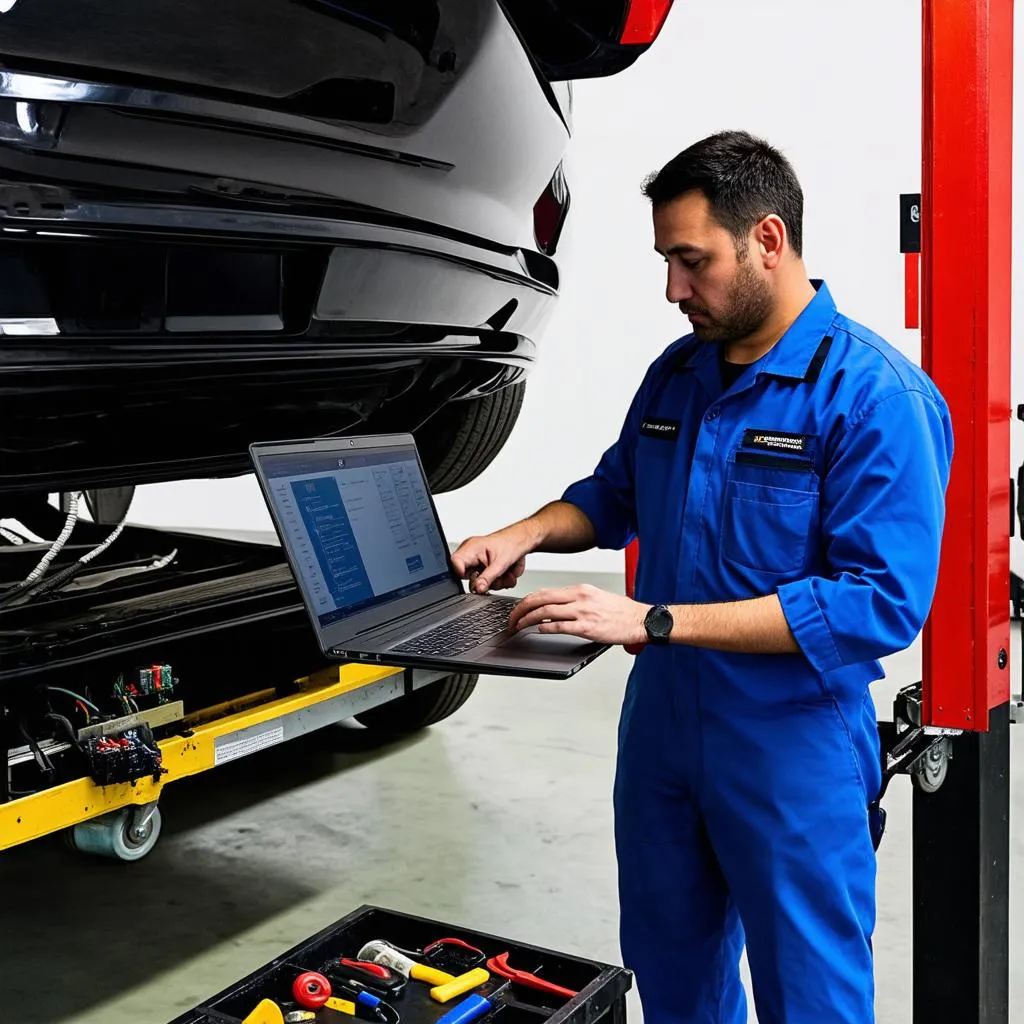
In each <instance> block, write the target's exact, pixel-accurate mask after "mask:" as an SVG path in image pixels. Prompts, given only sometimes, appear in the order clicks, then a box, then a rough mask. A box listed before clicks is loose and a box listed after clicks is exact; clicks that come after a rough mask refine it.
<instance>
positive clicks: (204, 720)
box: [0, 664, 445, 861]
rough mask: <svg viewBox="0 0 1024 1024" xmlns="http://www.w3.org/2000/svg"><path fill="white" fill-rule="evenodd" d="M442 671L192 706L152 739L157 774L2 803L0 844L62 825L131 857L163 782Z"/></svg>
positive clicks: (146, 836)
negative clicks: (172, 731)
mask: <svg viewBox="0 0 1024 1024" xmlns="http://www.w3.org/2000/svg"><path fill="white" fill-rule="evenodd" d="M444 675H445V673H443V672H421V671H416V672H412V671H408V670H403V669H396V668H385V667H373V668H371V667H370V666H368V665H358V664H347V665H342V666H340V667H332V668H327V669H324V670H322V671H321V672H318V673H317V674H316V675H313V676H307V677H303V678H301V679H298V680H296V687H295V690H294V692H291V693H288V694H285V695H284V696H281V695H279V693H278V691H276V690H274V689H271V690H266V691H262V692H259V693H254V694H250V695H248V696H245V697H239V698H237V699H235V700H232V701H230V702H227V703H225V704H220V705H217V706H215V707H209V708H203V709H201V710H198V711H195V712H192V713H190V714H189V715H186V716H185V717H184V719H183V721H181V722H179V723H176V724H177V725H178V726H182V728H178V729H176V732H177V734H176V735H173V736H171V737H169V738H167V739H164V740H161V741H160V742H159V744H158V746H159V748H160V752H161V754H162V756H163V762H162V768H163V769H164V771H165V774H163V775H161V776H160V777H159V778H158V779H154V778H152V777H149V776H147V777H145V778H142V779H139V780H138V781H136V782H135V783H128V782H125V783H118V784H114V785H109V786H99V785H97V784H96V783H95V782H94V781H93V780H92V779H91V778H89V777H82V778H78V779H74V780H72V781H70V782H66V783H64V784H62V785H58V786H53V787H52V788H49V789H42V790H40V791H39V792H37V793H33V794H32V795H30V796H23V797H19V798H18V799H15V800H10V801H8V802H0V850H5V849H7V848H9V847H13V846H17V845H19V844H21V843H25V842H29V841H30V840H32V839H38V838H41V837H42V836H45V835H49V834H51V833H54V832H60V831H63V830H65V829H68V830H70V833H69V838H70V841H71V843H72V845H73V846H75V847H76V848H78V849H79V850H81V851H83V852H86V853H96V854H101V855H104V856H107V857H113V858H115V859H118V860H124V861H133V860H138V859H140V858H141V857H144V856H145V855H146V854H147V853H149V852H150V850H152V848H153V846H154V845H155V844H156V841H157V839H158V838H159V836H160V813H159V809H158V807H157V801H158V800H159V798H160V794H161V792H162V791H163V789H164V787H165V786H168V785H170V784H171V783H173V782H177V781H178V780H179V779H184V778H187V777H188V776H190V775H198V774H199V773H200V772H205V771H208V770H209V769H211V768H216V767H217V766H219V765H222V764H225V763H227V762H229V761H233V760H237V759H238V758H240V757H245V756H247V755H249V754H254V753H256V752H257V751H259V750H264V749H265V748H267V747H270V746H274V745H275V744H278V743H283V742H284V741H286V740H291V739H296V738H297V737H299V736H302V735H304V734H306V733H309V732H313V731H314V730H316V729H321V728H323V727H324V726H328V725H333V724H335V723H337V722H341V721H344V720H345V719H348V718H352V717H353V716H355V715H358V714H360V713H361V712H364V711H369V710H370V709H371V708H374V707H377V706H379V705H381V704H385V703H387V702H388V701H391V700H394V699H395V698H398V697H401V696H402V695H404V694H407V693H410V692H411V691H412V690H416V689H419V688H420V687H422V686H427V685H428V684H430V683H432V682H435V681H436V680H438V679H440V678H442V677H443V676H444ZM4 781H6V771H5V772H4Z"/></svg>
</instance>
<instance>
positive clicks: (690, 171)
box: [643, 132, 804, 256]
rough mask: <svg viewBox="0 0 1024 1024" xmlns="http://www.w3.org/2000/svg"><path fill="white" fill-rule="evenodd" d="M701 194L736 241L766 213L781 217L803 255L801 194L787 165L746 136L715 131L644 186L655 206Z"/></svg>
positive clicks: (769, 148)
mask: <svg viewBox="0 0 1024 1024" xmlns="http://www.w3.org/2000/svg"><path fill="white" fill-rule="evenodd" d="M693 191H700V192H702V193H703V194H704V195H705V197H706V198H707V200H708V202H709V203H710V204H711V211H712V213H713V214H714V216H715V219H716V220H717V221H718V222H719V224H721V225H722V227H723V228H725V229H726V231H728V232H729V233H730V234H731V235H732V236H733V237H734V238H735V239H736V241H737V243H741V242H743V241H745V239H746V237H747V234H748V232H749V231H750V229H751V228H752V227H753V226H754V225H755V224H757V223H758V221H761V220H763V219H764V218H765V217H768V216H770V215H771V214H776V215H777V216H778V217H781V218H782V221H783V223H784V224H785V225H786V230H787V231H788V233H789V244H790V246H791V247H792V249H793V252H795V253H796V255H797V256H801V255H803V215H804V194H803V190H802V189H801V188H800V182H799V180H798V179H797V176H796V172H795V171H794V170H793V167H792V165H791V164H790V162H789V161H788V160H787V159H786V158H785V157H784V156H783V155H782V154H781V153H780V152H779V151H778V150H777V149H775V148H774V147H773V146H770V145H769V144H768V143H767V142H765V141H764V140H763V139H758V138H755V137H754V136H753V135H751V134H749V132H719V133H718V134H717V135H711V136H709V137H708V138H706V139H702V140H701V141H700V142H696V143H694V144H693V145H692V146H690V147H689V148H688V149H684V150H683V152H682V153H680V154H679V155H678V156H676V157H673V159H672V160H670V161H669V162H668V163H667V164H666V165H665V166H664V167H663V168H662V169H661V170H660V171H658V173H657V174H652V175H651V176H650V177H649V178H648V179H647V180H646V181H645V182H644V185H643V193H644V195H645V196H647V198H648V199H650V201H651V203H652V205H654V206H655V207H658V206H662V205H664V204H665V203H669V202H671V201H672V200H673V199H678V198H679V197H680V196H682V195H685V194H686V193H687V192H693Z"/></svg>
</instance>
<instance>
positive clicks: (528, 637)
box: [494, 630, 592, 655]
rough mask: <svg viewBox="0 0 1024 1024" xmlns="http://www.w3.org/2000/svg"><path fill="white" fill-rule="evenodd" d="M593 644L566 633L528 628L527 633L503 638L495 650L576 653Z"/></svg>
mask: <svg viewBox="0 0 1024 1024" xmlns="http://www.w3.org/2000/svg"><path fill="white" fill-rule="evenodd" d="M590 646H592V642H591V641H590V640H584V639H583V638H582V637H578V636H569V635H568V634H566V633H537V632H535V631H534V630H528V631H527V632H525V633H517V634H516V635H515V636H511V637H509V638H508V639H507V640H503V641H502V642H501V643H500V644H498V646H497V647H496V648H494V650H495V652H501V651H503V652H505V653H506V654H508V653H511V652H513V651H514V652H516V653H523V654H549V655H559V654H575V653H576V652H578V651H579V650H580V649H582V648H584V647H590Z"/></svg>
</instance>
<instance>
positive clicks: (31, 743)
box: [18, 718, 57, 776]
mask: <svg viewBox="0 0 1024 1024" xmlns="http://www.w3.org/2000/svg"><path fill="white" fill-rule="evenodd" d="M18 732H20V733H21V735H22V736H23V737H24V739H25V742H26V743H27V744H28V749H29V750H30V751H31V752H32V756H33V757H34V758H35V762H36V765H37V766H38V768H39V770H40V771H41V772H42V773H43V774H44V775H51V776H52V775H56V774H57V769H56V768H54V766H53V762H52V761H51V760H50V759H49V758H48V757H47V756H46V754H44V753H43V750H42V748H41V747H40V746H39V743H38V742H37V741H36V738H35V737H34V736H33V735H32V734H31V733H30V732H29V731H28V726H27V725H25V719H24V718H19V719H18Z"/></svg>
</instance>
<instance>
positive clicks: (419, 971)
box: [409, 964, 458, 985]
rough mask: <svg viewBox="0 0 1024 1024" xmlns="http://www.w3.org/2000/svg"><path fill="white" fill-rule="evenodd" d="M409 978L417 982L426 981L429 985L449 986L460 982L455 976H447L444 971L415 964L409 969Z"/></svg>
mask: <svg viewBox="0 0 1024 1024" xmlns="http://www.w3.org/2000/svg"><path fill="white" fill-rule="evenodd" d="M409 977H410V978H415V979H416V981H425V982H427V984H428V985H448V984H451V982H453V981H457V980H458V979H457V978H456V977H455V975H454V974H445V972H444V971H438V970H435V969H434V968H433V967H427V966H426V964H413V965H412V967H410V968H409Z"/></svg>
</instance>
